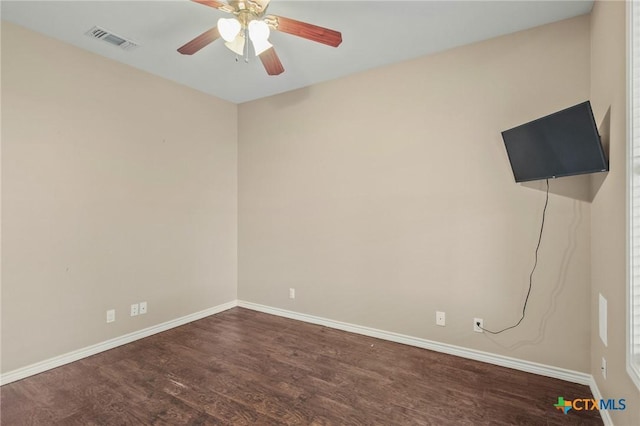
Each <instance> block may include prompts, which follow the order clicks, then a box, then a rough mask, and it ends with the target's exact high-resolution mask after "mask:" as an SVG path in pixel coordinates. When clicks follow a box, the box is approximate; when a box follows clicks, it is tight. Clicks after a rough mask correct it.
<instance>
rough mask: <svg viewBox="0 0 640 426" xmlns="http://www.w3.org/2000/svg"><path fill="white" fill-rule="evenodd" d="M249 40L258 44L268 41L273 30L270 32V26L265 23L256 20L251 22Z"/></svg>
mask: <svg viewBox="0 0 640 426" xmlns="http://www.w3.org/2000/svg"><path fill="white" fill-rule="evenodd" d="M248 28H249V38H250V39H251V41H253V42H256V41H258V40H265V41H266V40H267V39H268V38H269V35H270V34H271V30H269V25H267V24H266V23H265V22H264V21H260V20H257V19H254V20H253V21H251V22H249V27H248Z"/></svg>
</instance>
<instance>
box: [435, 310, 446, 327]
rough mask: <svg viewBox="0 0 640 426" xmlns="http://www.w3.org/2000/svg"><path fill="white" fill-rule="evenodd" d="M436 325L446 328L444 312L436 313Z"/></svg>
mask: <svg viewBox="0 0 640 426" xmlns="http://www.w3.org/2000/svg"><path fill="white" fill-rule="evenodd" d="M436 325H439V326H442V327H444V326H445V314H444V312H442V311H436Z"/></svg>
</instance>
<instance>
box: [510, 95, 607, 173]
mask: <svg viewBox="0 0 640 426" xmlns="http://www.w3.org/2000/svg"><path fill="white" fill-rule="evenodd" d="M502 139H503V140H504V146H505V148H506V149H507V155H508V156H509V162H510V163H511V169H512V170H513V176H514V177H515V179H516V182H526V181H531V180H539V179H550V178H556V177H561V176H572V175H579V174H585V173H595V172H604V171H607V170H609V163H608V161H607V158H606V156H605V154H604V150H603V149H602V144H601V142H600V135H599V134H598V128H597V126H596V122H595V119H594V118H593V111H592V110H591V104H590V103H589V101H586V102H583V103H581V104H578V105H574V106H572V107H570V108H567V109H563V110H562V111H558V112H556V113H553V114H551V115H547V116H546V117H542V118H539V119H537V120H533V121H531V122H529V123H526V124H523V125H521V126H517V127H514V128H513V129H509V130H505V131H504V132H502Z"/></svg>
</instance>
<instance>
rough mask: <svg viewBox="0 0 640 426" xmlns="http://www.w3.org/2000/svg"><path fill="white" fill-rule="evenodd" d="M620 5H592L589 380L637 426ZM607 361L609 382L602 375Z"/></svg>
mask: <svg viewBox="0 0 640 426" xmlns="http://www.w3.org/2000/svg"><path fill="white" fill-rule="evenodd" d="M625 22H626V18H625V4H624V2H596V4H595V6H594V8H593V11H592V13H591V101H592V104H593V109H594V115H595V116H596V119H599V118H601V117H604V115H605V114H606V113H607V111H608V110H609V109H611V113H610V119H611V130H610V132H611V135H610V159H609V160H610V169H611V171H610V172H609V175H608V176H607V179H606V180H605V181H604V183H603V185H602V187H601V188H600V191H599V192H598V194H597V196H596V198H595V199H594V201H593V204H592V207H591V211H592V216H591V230H592V231H591V232H592V234H591V276H592V278H591V280H592V289H591V309H592V311H593V315H592V317H591V330H592V331H591V374H592V375H593V377H594V378H595V379H596V383H597V384H598V388H599V389H600V391H601V392H602V394H603V397H604V398H615V399H618V398H626V400H627V407H628V409H627V410H625V411H622V412H617V411H610V414H611V416H612V418H613V421H614V422H615V423H616V424H621V425H632V424H633V425H637V424H640V392H638V389H637V388H636V387H635V385H634V384H633V382H632V381H631V379H630V378H629V376H628V375H627V372H626V369H625V353H626V341H625V332H626V316H625V315H626V312H627V304H626V300H627V298H626V252H625V246H626V235H627V234H626V233H627V228H626V219H625V212H626V193H625V188H626V159H627V157H626V144H625V141H626V95H627V93H626V72H625V69H626V68H625V67H626V60H625V58H626V43H625V40H626V34H625ZM600 293H601V294H602V295H603V296H604V297H605V298H606V299H607V305H608V313H609V315H608V333H607V334H608V339H607V343H608V346H607V347H605V346H604V344H603V343H602V341H601V340H600V337H599V333H598V295H599V294H600ZM602 357H605V358H606V359H607V366H608V368H607V370H608V371H607V379H606V380H605V379H604V378H603V377H602V375H601V373H600V363H601V359H602Z"/></svg>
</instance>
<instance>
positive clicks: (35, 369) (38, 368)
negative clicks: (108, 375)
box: [0, 300, 238, 385]
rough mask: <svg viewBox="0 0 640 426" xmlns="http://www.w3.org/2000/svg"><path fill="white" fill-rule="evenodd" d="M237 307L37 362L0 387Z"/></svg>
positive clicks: (213, 310)
mask: <svg viewBox="0 0 640 426" xmlns="http://www.w3.org/2000/svg"><path fill="white" fill-rule="evenodd" d="M237 305H238V301H237V300H232V301H231V302H227V303H223V304H222V305H218V306H214V307H212V308H209V309H205V310H203V311H200V312H195V313H193V314H189V315H185V316H183V317H181V318H176V319H174V320H171V321H167V322H163V323H162V324H158V325H154V326H151V327H148V328H145V329H142V330H139V331H134V332H133V333H129V334H125V335H124V336H120V337H116V338H113V339H109V340H107V341H104V342H101V343H97V344H95V345H91V346H87V347H85V348H82V349H78V350H75V351H72V352H68V353H66V354H63V355H59V356H56V357H53V358H49V359H46V360H44V361H40V362H37V363H35V364H31V365H27V366H26V367H22V368H18V369H16V370H12V371H9V372H7V373H4V374H2V375H0V385H6V384H8V383H11V382H15V381H17V380H20V379H24V378H26V377H29V376H33V375H34V374H38V373H42V372H44V371H47V370H51V369H52V368H56V367H60V366H61V365H65V364H69V363H70V362H73V361H77V360H79V359H82V358H86V357H88V356H91V355H95V354H97V353H100V352H104V351H107V350H109V349H113V348H115V347H118V346H121V345H124V344H126V343H131V342H133V341H135V340H139V339H143V338H145V337H148V336H151V335H153V334H156V333H160V332H162V331H166V330H169V329H171V328H175V327H178V326H181V325H184V324H187V323H190V322H192V321H196V320H199V319H202V318H205V317H208V316H210V315H214V314H217V313H220V312H222V311H226V310H227V309H231V308H234V307H236V306H237Z"/></svg>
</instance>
